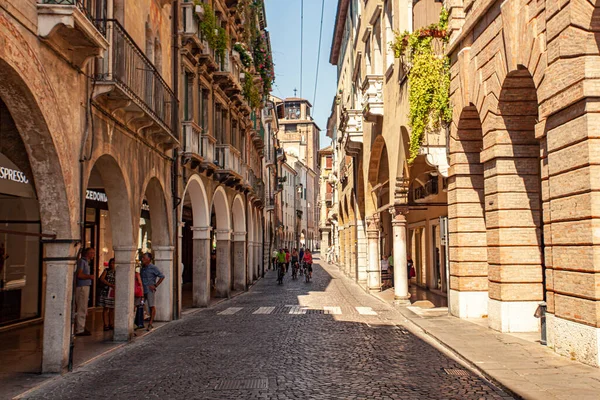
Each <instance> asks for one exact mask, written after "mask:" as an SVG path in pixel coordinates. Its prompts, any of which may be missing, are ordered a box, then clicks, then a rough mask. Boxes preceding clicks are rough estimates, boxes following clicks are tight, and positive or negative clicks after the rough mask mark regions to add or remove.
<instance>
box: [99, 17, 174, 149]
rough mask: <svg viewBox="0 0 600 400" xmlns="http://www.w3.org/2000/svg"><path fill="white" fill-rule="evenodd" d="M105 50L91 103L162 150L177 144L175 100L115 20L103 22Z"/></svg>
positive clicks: (153, 68)
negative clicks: (106, 47) (105, 26)
mask: <svg viewBox="0 0 600 400" xmlns="http://www.w3.org/2000/svg"><path fill="white" fill-rule="evenodd" d="M107 33H108V38H109V43H110V44H109V49H108V51H107V55H106V56H105V57H104V60H103V62H102V64H101V65H100V68H99V70H98V74H97V76H96V81H97V83H96V88H95V91H94V100H95V101H96V102H97V103H98V104H99V105H101V106H102V107H104V108H105V109H107V110H108V111H109V112H110V113H111V114H112V115H113V116H115V117H116V118H118V119H120V120H121V122H122V123H123V124H124V125H126V126H127V127H128V128H129V129H131V130H133V131H134V132H136V133H137V134H139V135H140V136H143V137H144V138H145V139H147V140H149V141H151V142H153V143H154V144H155V145H158V146H163V147H164V149H165V150H167V149H170V148H172V147H174V146H175V145H176V144H178V143H179V142H178V140H179V134H178V132H175V131H173V129H172V128H171V127H172V125H173V117H174V110H176V106H177V99H176V98H175V95H174V94H173V92H172V91H171V89H170V88H169V86H168V85H167V83H166V82H165V81H164V80H163V78H162V76H161V74H160V73H159V72H158V71H157V69H156V68H155V67H154V64H152V62H150V60H149V59H148V58H147V57H146V55H145V54H144V52H143V51H142V50H141V49H140V48H139V47H138V46H137V45H136V44H135V42H134V40H133V39H132V38H131V36H129V34H128V33H127V31H126V30H125V29H124V28H123V27H122V26H121V24H119V23H118V22H117V21H115V20H109V21H108V23H107Z"/></svg>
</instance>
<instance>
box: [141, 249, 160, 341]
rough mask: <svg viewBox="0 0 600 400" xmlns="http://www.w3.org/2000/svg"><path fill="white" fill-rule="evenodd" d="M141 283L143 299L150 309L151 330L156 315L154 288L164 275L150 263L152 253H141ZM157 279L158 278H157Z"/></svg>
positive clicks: (149, 324) (149, 328)
mask: <svg viewBox="0 0 600 400" xmlns="http://www.w3.org/2000/svg"><path fill="white" fill-rule="evenodd" d="M141 275H142V284H143V286H144V300H145V301H146V304H148V308H149V310H150V322H149V323H148V331H150V330H152V328H153V326H152V324H153V323H154V317H155V316H156V307H155V294H156V289H157V288H158V287H159V286H160V284H161V283H162V281H163V280H164V279H165V276H164V275H163V273H162V272H160V270H159V269H158V268H157V267H156V265H154V264H152V254H150V253H144V254H143V255H142V271H141ZM157 279H158V280H157Z"/></svg>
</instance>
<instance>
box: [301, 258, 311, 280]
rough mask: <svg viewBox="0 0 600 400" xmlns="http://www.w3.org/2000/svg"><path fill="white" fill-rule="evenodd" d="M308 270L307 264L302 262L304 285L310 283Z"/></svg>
mask: <svg viewBox="0 0 600 400" xmlns="http://www.w3.org/2000/svg"><path fill="white" fill-rule="evenodd" d="M308 268H309V264H308V263H306V262H303V269H304V282H306V283H309V282H310V271H309V269H308Z"/></svg>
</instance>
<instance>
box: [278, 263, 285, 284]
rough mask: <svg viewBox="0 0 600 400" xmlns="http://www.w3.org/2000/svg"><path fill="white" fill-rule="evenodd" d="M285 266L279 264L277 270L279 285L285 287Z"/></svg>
mask: <svg viewBox="0 0 600 400" xmlns="http://www.w3.org/2000/svg"><path fill="white" fill-rule="evenodd" d="M283 275H284V272H283V264H279V268H278V270H277V284H278V285H283Z"/></svg>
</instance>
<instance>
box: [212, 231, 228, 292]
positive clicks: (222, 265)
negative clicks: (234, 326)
mask: <svg viewBox="0 0 600 400" xmlns="http://www.w3.org/2000/svg"><path fill="white" fill-rule="evenodd" d="M215 286H216V291H217V297H225V298H228V297H229V294H230V292H231V231H230V230H229V229H226V230H218V231H217V277H216V284H215Z"/></svg>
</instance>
